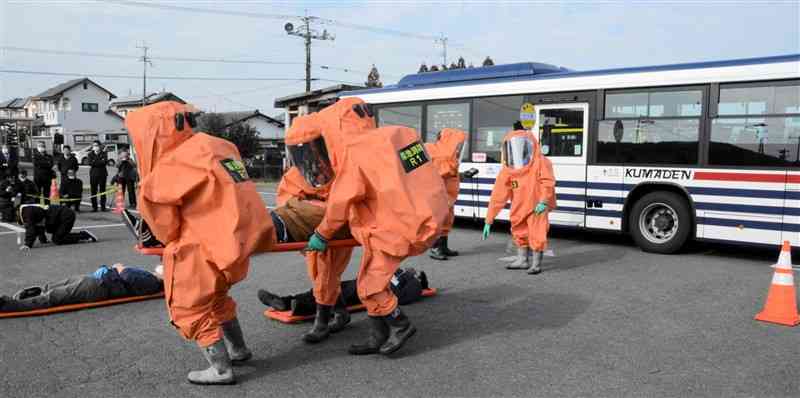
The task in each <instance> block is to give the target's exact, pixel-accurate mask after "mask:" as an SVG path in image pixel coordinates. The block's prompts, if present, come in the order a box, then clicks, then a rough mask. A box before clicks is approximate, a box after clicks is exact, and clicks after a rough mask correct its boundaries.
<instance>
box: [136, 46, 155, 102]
mask: <svg viewBox="0 0 800 398" xmlns="http://www.w3.org/2000/svg"><path fill="white" fill-rule="evenodd" d="M136 48H141V49H142V57H141V58H139V60H140V61H142V108H144V107H145V106H147V65H148V64H149V65H150V66H153V63H152V62H151V61H150V57H148V56H147V50H149V49H150V47H148V46H147V44H146V43H145V42H142V45H141V46H137V47H136Z"/></svg>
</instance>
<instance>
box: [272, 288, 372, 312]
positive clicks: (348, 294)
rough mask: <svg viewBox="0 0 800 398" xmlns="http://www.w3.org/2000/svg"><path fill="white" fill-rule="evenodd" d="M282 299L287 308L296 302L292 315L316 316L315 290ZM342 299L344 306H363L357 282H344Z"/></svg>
mask: <svg viewBox="0 0 800 398" xmlns="http://www.w3.org/2000/svg"><path fill="white" fill-rule="evenodd" d="M281 298H282V299H283V300H284V302H285V303H286V304H287V306H291V302H292V300H295V301H296V303H295V305H294V306H293V307H294V311H292V315H299V316H303V315H314V313H315V312H316V310H317V302H316V300H315V299H314V291H313V290H309V291H307V292H304V293H300V294H295V295H293V296H284V297H281ZM342 298H343V299H344V305H346V306H348V307H349V306H353V305H358V304H361V300H360V299H359V298H358V294H357V293H356V281H354V280H347V281H342Z"/></svg>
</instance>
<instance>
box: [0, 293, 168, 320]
mask: <svg viewBox="0 0 800 398" xmlns="http://www.w3.org/2000/svg"><path fill="white" fill-rule="evenodd" d="M162 297H164V292H161V293H155V294H148V295H145V296H132V297H122V298H116V299H111V300H103V301H95V302H91V303H80V304H67V305H59V306H57V307H50V308H42V309H38V310H30V311H17V312H0V318H19V317H24V316H37V315H49V314H56V313H59V312H70V311H78V310H83V309H87V308H97V307H106V306H109V305H116V304H124V303H132V302H134V301H144V300H152V299H157V298H162Z"/></svg>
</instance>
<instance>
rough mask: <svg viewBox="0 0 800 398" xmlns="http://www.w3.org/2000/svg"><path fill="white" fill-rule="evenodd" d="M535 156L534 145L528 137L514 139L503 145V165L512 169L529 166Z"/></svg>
mask: <svg viewBox="0 0 800 398" xmlns="http://www.w3.org/2000/svg"><path fill="white" fill-rule="evenodd" d="M532 156H533V143H532V142H531V140H530V139H529V138H528V137H513V138H511V139H510V140H508V141H506V142H505V143H503V164H505V165H506V166H508V167H511V168H512V169H521V168H523V167H525V166H527V165H528V163H530V161H531V157H532Z"/></svg>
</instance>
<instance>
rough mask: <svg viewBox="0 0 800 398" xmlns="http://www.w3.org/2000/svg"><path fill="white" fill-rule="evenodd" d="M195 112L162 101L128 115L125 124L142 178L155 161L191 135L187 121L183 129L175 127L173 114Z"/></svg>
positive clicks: (154, 164) (151, 168)
mask: <svg viewBox="0 0 800 398" xmlns="http://www.w3.org/2000/svg"><path fill="white" fill-rule="evenodd" d="M193 111H195V109H194V108H193V107H191V106H187V105H185V104H181V103H179V102H173V101H165V102H159V103H157V104H153V105H148V106H145V107H144V108H141V109H138V110H136V111H134V112H131V113H129V114H128V116H127V118H126V119H125V126H126V127H127V129H128V133H129V134H130V136H131V141H132V142H133V149H134V151H136V157H137V159H138V168H139V176H140V177H141V178H142V179H144V178H146V177H147V175H148V174H150V172H151V171H152V170H153V168H154V167H155V166H156V164H157V163H158V161H159V160H160V159H162V158H163V157H164V156H165V155H167V154H168V153H169V152H171V151H173V150H174V149H175V148H177V147H178V146H179V145H180V144H182V143H183V142H185V141H186V140H188V139H189V138H191V137H192V134H193V133H194V131H192V127H191V126H190V125H189V123H188V122H184V123H183V129H182V130H178V126H176V115H178V114H183V115H185V114H188V113H191V112H193Z"/></svg>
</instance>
